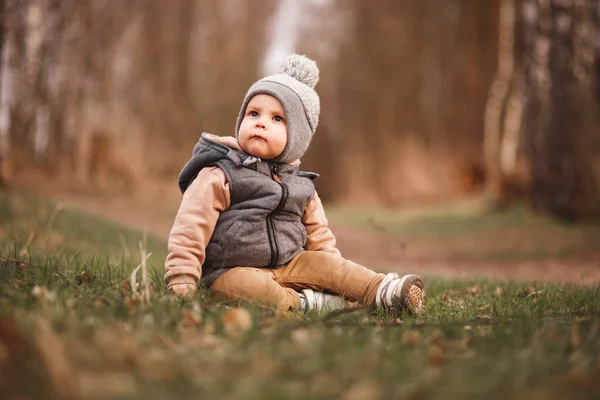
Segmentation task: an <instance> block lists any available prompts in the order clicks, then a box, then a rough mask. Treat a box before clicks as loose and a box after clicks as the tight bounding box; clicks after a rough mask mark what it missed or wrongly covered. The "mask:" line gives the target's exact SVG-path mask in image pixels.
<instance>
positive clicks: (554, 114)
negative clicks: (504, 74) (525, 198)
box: [521, 0, 600, 220]
mask: <svg viewBox="0 0 600 400" xmlns="http://www.w3.org/2000/svg"><path fill="white" fill-rule="evenodd" d="M523 11H524V18H523V21H524V22H523V23H524V26H523V34H524V46H523V56H524V63H523V68H522V70H521V73H522V74H523V76H524V81H525V85H526V92H527V102H526V107H525V113H524V119H523V123H524V125H523V127H524V132H523V145H524V152H525V155H526V157H527V159H528V164H529V170H530V171H529V172H530V187H529V199H530V202H531V204H532V206H533V207H534V208H535V209H538V210H541V211H543V212H547V213H550V214H552V215H555V216H557V217H559V218H562V219H565V220H573V219H587V218H593V217H596V218H597V217H598V216H599V215H600V206H599V205H600V193H599V190H598V189H599V183H600V168H599V165H598V161H597V160H598V156H599V155H600V143H599V141H600V139H599V136H600V135H598V132H600V121H599V115H600V112H599V111H600V101H599V100H600V99H599V98H598V96H597V91H598V85H599V84H600V82H599V75H598V73H597V69H598V62H599V56H598V53H599V52H600V45H599V43H598V40H599V39H598V36H597V35H598V34H599V33H600V16H599V13H600V11H599V0H574V1H572V2H565V1H558V0H543V1H542V0H540V1H534V0H526V1H525V2H524V7H523Z"/></svg>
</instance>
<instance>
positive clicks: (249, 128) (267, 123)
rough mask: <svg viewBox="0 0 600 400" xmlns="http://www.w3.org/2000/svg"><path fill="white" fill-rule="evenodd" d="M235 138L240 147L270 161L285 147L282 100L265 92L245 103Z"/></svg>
mask: <svg viewBox="0 0 600 400" xmlns="http://www.w3.org/2000/svg"><path fill="white" fill-rule="evenodd" d="M238 141H239V142H240V146H241V147H242V150H244V151H245V152H246V153H248V154H250V155H252V156H254V157H259V158H263V159H266V160H270V159H272V158H275V157H277V156H278V155H280V154H281V153H282V152H283V149H285V144H286V142H287V121H286V120H285V113H284V112H283V107H282V106H281V103H279V101H278V100H277V99H276V98H275V97H273V96H269V95H268V94H257V95H256V96H254V97H253V98H252V99H251V100H250V102H249V103H248V107H246V113H245V114H244V118H243V119H242V122H241V124H240V130H239V132H238Z"/></svg>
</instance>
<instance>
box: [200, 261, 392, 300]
mask: <svg viewBox="0 0 600 400" xmlns="http://www.w3.org/2000/svg"><path fill="white" fill-rule="evenodd" d="M384 276H385V275H384V274H378V273H376V272H375V271H372V270H370V269H368V268H365V267H363V266H361V265H358V264H356V263H354V262H352V261H349V260H346V259H344V258H342V257H340V256H338V255H334V254H331V253H326V252H322V251H303V252H302V253H300V254H298V255H297V256H296V257H295V258H294V259H293V260H292V261H290V263H289V264H287V265H285V266H283V267H279V268H276V269H270V268H253V267H236V268H232V269H231V270H229V271H227V272H225V273H224V274H222V275H221V276H219V277H218V278H217V280H215V282H214V283H213V284H212V286H211V288H210V290H211V291H212V292H214V293H215V294H216V295H219V296H221V297H224V298H226V299H229V300H239V299H245V300H250V301H258V302H260V303H262V304H264V305H267V306H269V307H275V308H277V309H279V310H299V309H300V296H299V294H298V292H297V290H302V289H313V290H318V291H325V290H326V291H328V292H332V293H334V294H341V295H343V296H344V297H345V298H346V299H348V300H352V301H358V302H360V303H362V304H373V303H374V302H375V295H376V293H377V288H378V287H379V284H380V283H381V281H382V280H383V277H384Z"/></svg>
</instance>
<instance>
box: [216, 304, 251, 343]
mask: <svg viewBox="0 0 600 400" xmlns="http://www.w3.org/2000/svg"><path fill="white" fill-rule="evenodd" d="M221 322H222V323H223V329H224V330H225V333H226V334H227V335H228V336H241V335H243V334H244V333H246V332H247V331H248V330H249V329H250V328H252V315H250V311H248V310H246V309H245V308H232V309H230V310H228V311H227V312H226V313H225V314H224V315H223V317H221Z"/></svg>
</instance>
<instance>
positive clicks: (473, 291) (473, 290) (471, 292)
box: [465, 285, 479, 296]
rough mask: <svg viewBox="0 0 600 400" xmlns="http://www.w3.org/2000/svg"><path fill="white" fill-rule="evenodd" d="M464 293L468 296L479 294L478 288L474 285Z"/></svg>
mask: <svg viewBox="0 0 600 400" xmlns="http://www.w3.org/2000/svg"><path fill="white" fill-rule="evenodd" d="M465 293H467V294H470V295H472V296H477V294H478V293H479V286H478V285H474V286H471V287H468V288H466V289H465Z"/></svg>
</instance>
